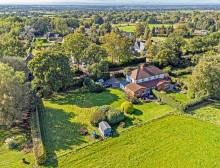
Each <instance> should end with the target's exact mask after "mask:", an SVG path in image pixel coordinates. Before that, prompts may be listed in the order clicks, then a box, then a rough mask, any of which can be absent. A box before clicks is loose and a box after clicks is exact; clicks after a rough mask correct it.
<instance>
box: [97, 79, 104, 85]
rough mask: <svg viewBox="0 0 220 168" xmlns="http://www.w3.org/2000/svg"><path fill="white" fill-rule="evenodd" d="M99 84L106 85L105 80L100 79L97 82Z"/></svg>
mask: <svg viewBox="0 0 220 168" xmlns="http://www.w3.org/2000/svg"><path fill="white" fill-rule="evenodd" d="M97 82H100V83H102V84H104V83H105V81H104V79H99V80H97Z"/></svg>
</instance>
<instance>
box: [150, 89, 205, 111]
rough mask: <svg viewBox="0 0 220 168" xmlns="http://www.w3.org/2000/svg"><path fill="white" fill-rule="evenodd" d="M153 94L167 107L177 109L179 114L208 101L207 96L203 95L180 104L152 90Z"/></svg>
mask: <svg viewBox="0 0 220 168" xmlns="http://www.w3.org/2000/svg"><path fill="white" fill-rule="evenodd" d="M153 93H154V94H155V96H156V97H157V98H158V99H160V100H161V101H162V102H163V103H166V104H168V105H169V106H171V107H173V108H174V109H177V110H179V111H181V112H186V111H187V110H188V109H189V108H191V107H194V106H196V105H198V104H200V103H203V102H204V101H206V100H208V99H209V95H205V96H202V97H199V98H195V99H191V100H189V101H187V102H185V103H180V102H178V101H176V100H174V99H173V98H172V97H170V96H167V95H166V94H164V93H161V92H158V91H156V90H153Z"/></svg>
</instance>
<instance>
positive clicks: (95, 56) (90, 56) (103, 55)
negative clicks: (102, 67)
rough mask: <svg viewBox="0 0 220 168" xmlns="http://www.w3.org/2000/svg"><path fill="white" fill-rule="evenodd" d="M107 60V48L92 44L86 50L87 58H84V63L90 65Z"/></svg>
mask: <svg viewBox="0 0 220 168" xmlns="http://www.w3.org/2000/svg"><path fill="white" fill-rule="evenodd" d="M106 59H107V52H106V50H105V48H103V47H101V46H99V45H97V44H94V43H92V44H91V45H90V46H89V47H88V48H87V49H86V53H85V56H84V57H83V60H84V62H86V63H87V64H90V65H91V64H93V63H97V62H100V61H101V60H106Z"/></svg>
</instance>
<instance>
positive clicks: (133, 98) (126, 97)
mask: <svg viewBox="0 0 220 168" xmlns="http://www.w3.org/2000/svg"><path fill="white" fill-rule="evenodd" d="M125 99H126V100H127V101H129V102H131V103H132V104H140V103H141V102H140V100H139V99H138V98H136V97H133V96H131V95H129V94H128V93H125Z"/></svg>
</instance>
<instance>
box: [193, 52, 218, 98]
mask: <svg viewBox="0 0 220 168" xmlns="http://www.w3.org/2000/svg"><path fill="white" fill-rule="evenodd" d="M219 76H220V55H209V56H204V57H202V58H201V59H200V61H199V63H198V65H197V66H196V67H195V68H194V70H193V73H192V77H191V79H190V80H189V81H190V82H189V93H190V94H191V96H192V97H200V96H204V95H207V94H208V95H209V96H210V97H211V98H213V99H220V78H219Z"/></svg>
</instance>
